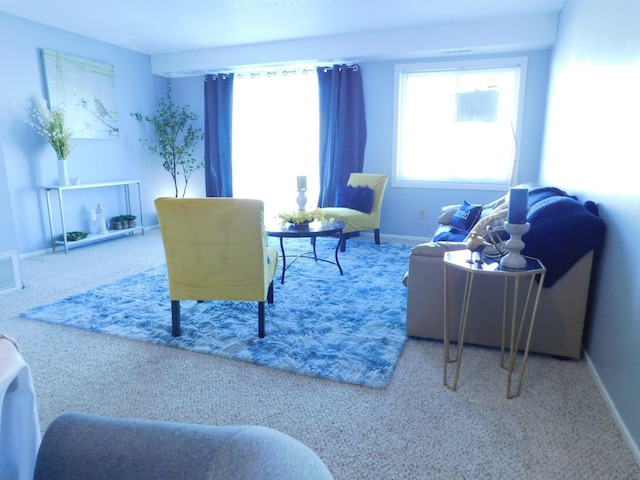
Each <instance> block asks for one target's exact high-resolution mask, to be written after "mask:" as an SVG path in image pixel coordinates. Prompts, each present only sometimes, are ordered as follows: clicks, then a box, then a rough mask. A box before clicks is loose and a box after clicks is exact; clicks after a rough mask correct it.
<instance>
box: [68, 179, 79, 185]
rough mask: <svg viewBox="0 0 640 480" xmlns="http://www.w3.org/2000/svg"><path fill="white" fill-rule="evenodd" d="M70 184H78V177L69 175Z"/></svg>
mask: <svg viewBox="0 0 640 480" xmlns="http://www.w3.org/2000/svg"><path fill="white" fill-rule="evenodd" d="M69 181H70V182H71V185H78V184H79V183H80V177H71V178H69Z"/></svg>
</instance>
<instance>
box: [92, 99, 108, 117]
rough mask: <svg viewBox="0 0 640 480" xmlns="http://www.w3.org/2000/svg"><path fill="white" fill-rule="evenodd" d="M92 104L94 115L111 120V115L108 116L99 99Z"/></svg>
mask: <svg viewBox="0 0 640 480" xmlns="http://www.w3.org/2000/svg"><path fill="white" fill-rule="evenodd" d="M94 103H95V105H96V113H97V114H98V116H99V117H100V118H104V117H109V118H113V117H112V116H111V115H109V112H108V111H107V109H106V108H104V105H103V104H102V102H101V101H100V100H99V99H97V98H95V99H94Z"/></svg>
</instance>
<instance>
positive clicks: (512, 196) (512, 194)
mask: <svg viewBox="0 0 640 480" xmlns="http://www.w3.org/2000/svg"><path fill="white" fill-rule="evenodd" d="M528 197H529V190H528V189H526V188H511V189H509V215H508V217H507V221H508V222H509V223H517V224H523V223H527V199H528Z"/></svg>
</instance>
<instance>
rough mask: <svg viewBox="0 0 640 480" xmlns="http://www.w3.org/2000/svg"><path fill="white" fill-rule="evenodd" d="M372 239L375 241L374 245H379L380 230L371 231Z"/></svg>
mask: <svg viewBox="0 0 640 480" xmlns="http://www.w3.org/2000/svg"><path fill="white" fill-rule="evenodd" d="M373 238H374V239H375V240H376V245H380V229H379V228H376V229H374V230H373Z"/></svg>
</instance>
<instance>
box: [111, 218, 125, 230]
mask: <svg viewBox="0 0 640 480" xmlns="http://www.w3.org/2000/svg"><path fill="white" fill-rule="evenodd" d="M111 228H113V229H114V230H122V228H123V227H122V215H118V216H115V217H111ZM124 228H126V227H124Z"/></svg>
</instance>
